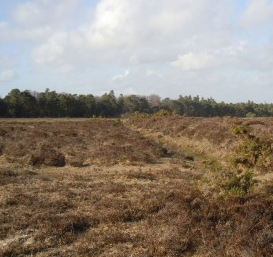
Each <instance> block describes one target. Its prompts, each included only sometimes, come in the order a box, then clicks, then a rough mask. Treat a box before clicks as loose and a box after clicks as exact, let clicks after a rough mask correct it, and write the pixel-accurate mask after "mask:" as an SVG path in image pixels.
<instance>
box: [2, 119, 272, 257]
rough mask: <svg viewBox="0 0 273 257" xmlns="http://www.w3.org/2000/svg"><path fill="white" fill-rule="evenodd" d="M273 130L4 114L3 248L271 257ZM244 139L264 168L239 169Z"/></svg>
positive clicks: (267, 125) (258, 124)
mask: <svg viewBox="0 0 273 257" xmlns="http://www.w3.org/2000/svg"><path fill="white" fill-rule="evenodd" d="M236 128H237V130H238V128H240V129H242V130H241V131H245V132H243V133H241V134H240V133H239V134H240V135H247V136H243V137H238V135H236V133H234V129H236ZM272 132H273V121H272V120H270V119H264V120H258V119H255V120H245V119H228V118H226V119H201V118H200V119H198V118H194V119H193V118H178V117H156V118H143V119H134V120H127V121H125V123H124V124H123V122H121V121H119V120H100V119H98V120H96V119H94V120H45V121H41V120H37V121H33V120H30V121H27V120H22V121H18V120H17V121H12V120H2V121H1V123H0V164H1V166H0V256H3V257H4V256H5V257H8V256H9V257H11V256H105V257H106V256H116V257H122V256H124V257H125V256H126V257H127V256H135V257H137V256H143V257H153V256H155V257H163V256H170V257H171V256H195V257H201V256H215V257H216V256H217V257H218V256H230V257H232V256H236V257H237V256H238V257H240V256H242V257H244V256H250V257H251V256H253V257H256V256H265V257H267V256H272V254H273V215H272V213H273V198H272V194H273V183H272V182H271V170H272V165H271V162H270V158H271V155H272V153H271V152H270V151H269V150H270V149H271V148H270V147H271V145H270V146H269V143H268V142H271V140H272V138H271V137H272ZM244 133H245V134H244ZM247 140H252V141H251V142H254V143H255V144H254V148H255V149H256V147H258V148H257V149H259V151H260V152H258V153H259V156H258V157H257V160H259V158H261V160H265V159H264V158H265V154H264V152H266V154H267V155H266V160H267V162H266V165H260V163H259V162H258V161H257V162H253V156H256V155H253V154H251V155H249V159H247V160H251V161H252V162H251V165H252V166H253V167H252V166H251V167H248V169H247V171H245V170H241V167H245V166H246V165H245V166H244V163H240V165H241V166H239V167H238V166H237V163H235V162H234V160H235V159H236V158H235V159H234V154H237V155H236V156H235V157H238V156H240V154H241V152H242V151H246V149H247V150H248V152H251V151H252V148H244V147H243V146H244V144H246V142H247V143H248V142H249V141H247ZM198 142H199V143H200V144H198ZM260 144H263V145H266V146H267V147H265V148H259V145H260ZM257 145H258V146H257ZM207 148H208V149H207ZM264 149H266V151H265V150H264ZM251 158H252V159H251ZM237 159H238V158H237ZM255 160H256V159H255ZM249 163H250V162H249ZM230 170H233V172H234V171H236V172H240V174H239V175H238V174H236V173H233V177H230V173H231V172H230ZM247 172H248V173H247ZM244 174H250V175H251V176H249V177H247V175H244ZM252 175H253V178H252ZM254 178H255V179H258V180H259V181H260V182H259V183H254V182H255V181H254ZM244 188H246V189H247V190H245V191H244ZM235 189H236V190H235ZM237 189H238V190H237ZM239 189H240V190H241V191H240V190H239ZM250 189H251V190H250ZM252 189H253V190H252Z"/></svg>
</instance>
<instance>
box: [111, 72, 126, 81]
mask: <svg viewBox="0 0 273 257" xmlns="http://www.w3.org/2000/svg"><path fill="white" fill-rule="evenodd" d="M129 75H130V70H126V71H125V72H124V73H123V74H119V75H116V76H114V77H113V78H112V80H113V81H118V80H123V79H125V78H126V77H128V76H129Z"/></svg>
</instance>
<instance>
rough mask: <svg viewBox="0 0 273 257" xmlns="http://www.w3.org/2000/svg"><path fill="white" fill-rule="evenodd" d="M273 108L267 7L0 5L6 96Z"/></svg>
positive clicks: (1, 88) (88, 0)
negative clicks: (149, 98) (185, 99)
mask: <svg viewBox="0 0 273 257" xmlns="http://www.w3.org/2000/svg"><path fill="white" fill-rule="evenodd" d="M14 88H18V89H20V90H31V91H39V92H41V91H44V90H45V89H46V88H49V89H50V90H55V91H56V92H58V93H60V92H66V93H73V94H93V95H102V94H104V93H106V92H109V91H110V90H114V92H115V94H116V95H117V96H118V95H119V94H124V95H128V94H137V95H150V94H157V95H159V96H161V98H165V97H170V98H172V99H176V98H178V97H179V95H192V96H196V95H199V96H200V97H205V98H209V97H213V98H214V99H216V100H217V101H226V102H242V101H248V100H250V101H255V102H259V103H263V102H267V103H272V102H273V0H149V1H146V0H29V1H27V0H0V96H1V97H4V96H5V95H6V94H8V93H9V92H10V90H11V89H14Z"/></svg>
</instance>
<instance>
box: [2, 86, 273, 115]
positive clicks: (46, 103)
mask: <svg viewBox="0 0 273 257" xmlns="http://www.w3.org/2000/svg"><path fill="white" fill-rule="evenodd" d="M133 113H143V114H156V113H159V114H160V113H161V114H162V115H164V114H168V113H170V114H171V113H173V114H178V115H181V116H193V117H215V116H219V117H222V116H237V117H269V116H273V104H268V103H263V104H257V103H254V102H252V101H248V102H244V103H225V102H217V101H215V100H214V99H213V98H208V99H205V98H203V97H199V96H194V97H192V96H179V97H178V99H176V100H173V99H170V98H165V99H161V98H160V97H159V96H158V95H149V96H138V95H126V96H124V95H119V96H118V97H117V96H115V94H114V91H110V92H109V93H106V94H104V95H102V96H94V95H92V94H87V95H77V94H67V93H56V92H55V91H50V90H49V89H46V90H45V92H33V91H29V90H25V91H20V90H19V89H12V90H11V91H10V93H9V94H8V95H7V96H5V97H4V98H1V97H0V117H11V118H23V117H25V118H27V117H33V118H34V117H107V118H112V117H113V118H114V117H124V116H127V115H131V114H133Z"/></svg>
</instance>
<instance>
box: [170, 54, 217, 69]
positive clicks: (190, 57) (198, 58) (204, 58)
mask: <svg viewBox="0 0 273 257" xmlns="http://www.w3.org/2000/svg"><path fill="white" fill-rule="evenodd" d="M171 65H172V66H174V67H179V68H182V69H183V70H186V71H191V70H204V69H209V68H212V67H215V66H216V65H217V60H216V59H215V58H214V57H213V56H212V55H210V54H207V53H200V54H196V53H188V54H184V55H179V57H178V60H176V61H174V62H172V63H171Z"/></svg>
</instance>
